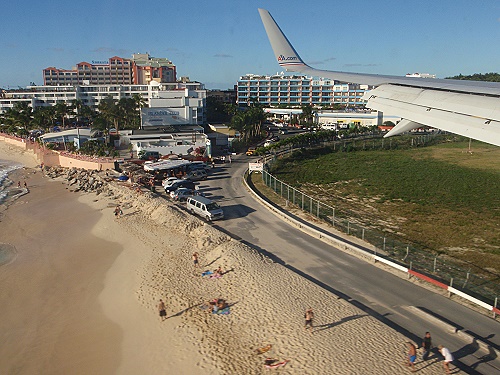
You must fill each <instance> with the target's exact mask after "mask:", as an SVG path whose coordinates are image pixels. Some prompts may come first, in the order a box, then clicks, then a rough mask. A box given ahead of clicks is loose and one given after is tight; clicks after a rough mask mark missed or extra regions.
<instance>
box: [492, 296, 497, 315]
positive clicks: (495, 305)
mask: <svg viewBox="0 0 500 375" xmlns="http://www.w3.org/2000/svg"><path fill="white" fill-rule="evenodd" d="M497 302H498V297H495V304H494V305H493V307H494V308H495V309H496V308H497ZM496 317H497V313H496V312H495V310H493V319H496Z"/></svg>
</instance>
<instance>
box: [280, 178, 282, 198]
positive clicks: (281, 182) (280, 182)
mask: <svg viewBox="0 0 500 375" xmlns="http://www.w3.org/2000/svg"><path fill="white" fill-rule="evenodd" d="M280 183H281V192H280V196H281V198H283V181H280Z"/></svg>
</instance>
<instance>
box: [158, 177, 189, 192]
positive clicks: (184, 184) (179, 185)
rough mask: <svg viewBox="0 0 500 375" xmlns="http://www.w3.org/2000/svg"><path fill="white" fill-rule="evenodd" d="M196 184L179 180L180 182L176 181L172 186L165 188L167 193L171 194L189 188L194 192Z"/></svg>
mask: <svg viewBox="0 0 500 375" xmlns="http://www.w3.org/2000/svg"><path fill="white" fill-rule="evenodd" d="M194 187H195V186H194V182H193V181H189V180H179V181H174V182H173V183H172V185H169V186H165V192H166V193H170V192H171V191H175V190H177V189H179V188H187V189H192V190H194Z"/></svg>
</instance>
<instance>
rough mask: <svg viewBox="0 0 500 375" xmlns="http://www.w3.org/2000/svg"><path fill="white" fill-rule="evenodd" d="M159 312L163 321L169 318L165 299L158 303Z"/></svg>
mask: <svg viewBox="0 0 500 375" xmlns="http://www.w3.org/2000/svg"><path fill="white" fill-rule="evenodd" d="M158 312H159V313H160V318H161V321H162V322H163V321H164V320H165V319H167V307H166V306H165V302H163V300H160V303H159V304H158Z"/></svg>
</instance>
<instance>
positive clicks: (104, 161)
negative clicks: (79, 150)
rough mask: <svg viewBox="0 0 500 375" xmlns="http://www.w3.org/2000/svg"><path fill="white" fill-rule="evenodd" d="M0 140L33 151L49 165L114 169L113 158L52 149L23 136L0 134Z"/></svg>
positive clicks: (39, 159)
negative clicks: (73, 153)
mask: <svg viewBox="0 0 500 375" xmlns="http://www.w3.org/2000/svg"><path fill="white" fill-rule="evenodd" d="M0 142H5V143H7V144H10V145H13V146H15V147H19V149H20V150H25V151H28V152H29V151H31V152H32V153H33V155H36V158H37V159H38V161H39V162H40V163H42V162H43V163H44V165H46V166H48V167H52V166H56V165H60V166H61V167H67V168H81V169H89V170H99V171H101V170H106V169H113V168H114V166H115V164H114V161H113V159H111V158H93V157H90V156H78V155H72V154H65V153H61V152H58V151H52V150H49V149H46V148H44V147H42V146H40V145H39V144H38V143H36V142H30V141H26V140H24V139H21V138H17V137H12V136H9V135H6V134H0Z"/></svg>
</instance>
